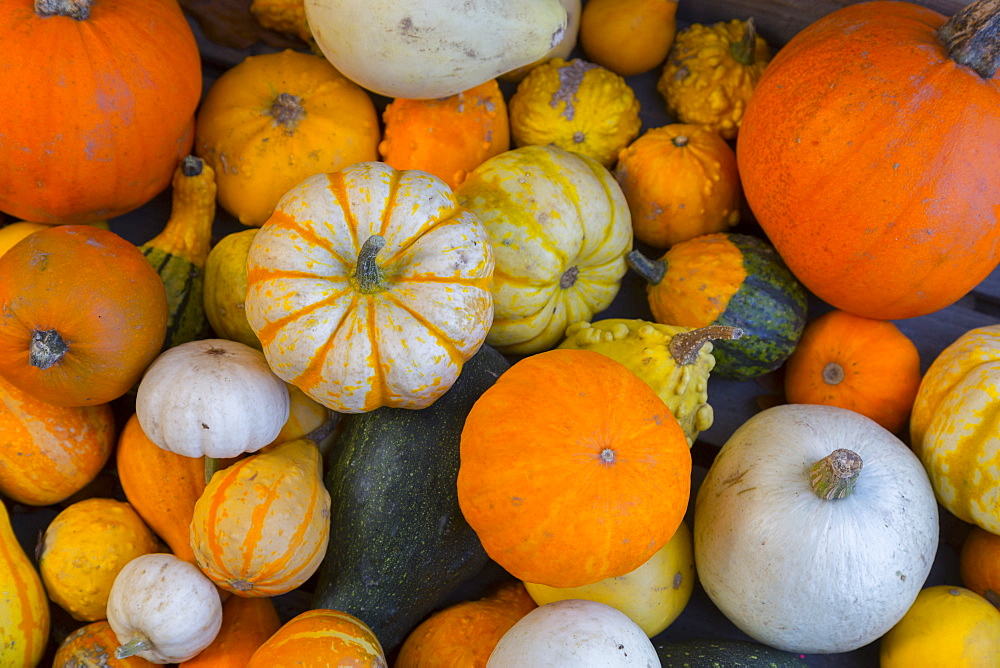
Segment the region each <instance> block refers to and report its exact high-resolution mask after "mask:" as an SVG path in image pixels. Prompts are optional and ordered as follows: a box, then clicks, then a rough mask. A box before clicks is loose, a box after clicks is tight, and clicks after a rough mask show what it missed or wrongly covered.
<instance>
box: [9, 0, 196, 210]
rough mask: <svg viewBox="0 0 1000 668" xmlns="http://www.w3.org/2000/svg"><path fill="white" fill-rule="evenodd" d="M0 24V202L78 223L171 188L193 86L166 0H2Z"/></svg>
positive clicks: (187, 45) (188, 131)
mask: <svg viewBox="0 0 1000 668" xmlns="http://www.w3.org/2000/svg"><path fill="white" fill-rule="evenodd" d="M0 30H2V32H3V34H4V35H5V36H6V39H7V48H6V49H5V53H4V67H3V68H2V69H0V88H2V89H3V90H4V91H5V93H6V95H7V96H8V99H7V103H6V104H4V105H3V108H2V110H0V126H2V127H3V133H4V140H3V141H2V142H0V164H3V165H5V168H4V170H3V171H2V173H0V209H2V210H4V211H6V212H7V213H9V214H12V215H14V216H17V217H20V218H24V219H25V220H31V221H36V222H49V223H54V222H62V223H77V222H87V221H90V220H97V219H106V218H110V217H113V216H117V215H120V214H122V213H125V212H127V211H130V210H132V209H135V208H138V207H139V206H142V205H143V204H145V203H146V202H148V201H149V200H151V199H152V198H153V197H154V196H155V195H157V194H158V193H159V192H161V191H162V190H163V189H164V188H166V187H167V186H169V185H170V179H171V178H172V176H173V172H174V167H175V166H176V165H177V162H178V161H179V160H180V159H181V158H183V157H184V156H185V155H187V153H188V152H189V150H190V148H191V144H192V140H193V130H194V128H193V125H194V111H195V107H196V105H197V104H198V100H199V98H200V97H201V87H202V78H201V59H200V57H199V54H198V47H197V44H196V43H195V39H194V34H193V33H192V32H191V28H190V26H189V25H188V22H187V20H186V19H185V17H184V14H183V13H182V12H181V9H180V7H179V6H178V4H177V2H176V1H175V0H149V1H148V2H142V3H135V2H130V1H129V0H101V1H100V2H95V1H94V0H49V1H48V2H41V1H40V0H36V1H35V2H33V3H32V2H28V1H27V0H3V1H2V2H0Z"/></svg>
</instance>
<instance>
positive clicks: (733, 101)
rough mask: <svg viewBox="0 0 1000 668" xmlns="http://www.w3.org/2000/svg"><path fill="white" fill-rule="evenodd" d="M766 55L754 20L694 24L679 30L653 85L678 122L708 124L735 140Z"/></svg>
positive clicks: (769, 53)
mask: <svg viewBox="0 0 1000 668" xmlns="http://www.w3.org/2000/svg"><path fill="white" fill-rule="evenodd" d="M770 60H771V48H770V46H768V44H767V42H766V41H764V39H763V38H762V37H760V36H759V35H758V34H757V31H756V29H755V28H754V25H753V20H752V19H749V20H747V21H740V20H738V19H733V20H732V21H728V22H720V23H713V24H711V25H703V24H700V23H695V24H693V25H691V26H689V27H687V28H685V29H683V30H680V31H678V33H677V36H676V38H675V39H674V44H673V46H672V47H671V48H670V54H669V55H668V56H667V63H666V65H665V66H664V68H663V73H662V74H661V75H660V78H659V81H658V82H657V85H656V88H657V90H658V91H659V92H660V94H661V95H663V97H664V99H665V100H666V103H667V112H668V113H670V115H671V116H673V117H674V119H675V120H676V121H679V122H681V123H699V124H702V125H707V126H709V127H711V128H713V129H714V130H716V131H718V132H719V134H721V135H722V136H723V137H725V138H726V139H734V138H736V135H737V134H738V133H739V129H740V122H741V121H742V120H743V112H744V111H745V110H746V105H747V102H748V101H749V100H750V94H751V93H752V92H753V89H754V86H756V85H757V81H759V80H760V76H761V74H763V72H764V68H765V67H766V66H767V63H768V62H769V61H770Z"/></svg>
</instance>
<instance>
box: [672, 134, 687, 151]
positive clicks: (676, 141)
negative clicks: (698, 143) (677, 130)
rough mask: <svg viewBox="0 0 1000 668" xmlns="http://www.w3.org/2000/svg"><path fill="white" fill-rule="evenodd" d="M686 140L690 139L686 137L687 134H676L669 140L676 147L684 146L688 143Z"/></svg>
mask: <svg viewBox="0 0 1000 668" xmlns="http://www.w3.org/2000/svg"><path fill="white" fill-rule="evenodd" d="M688 141H690V140H689V139H688V136H687V135H677V136H676V137H674V138H673V139H671V140H670V142H671V143H672V144H673V145H674V146H675V147H676V148H684V147H685V146H687V145H688Z"/></svg>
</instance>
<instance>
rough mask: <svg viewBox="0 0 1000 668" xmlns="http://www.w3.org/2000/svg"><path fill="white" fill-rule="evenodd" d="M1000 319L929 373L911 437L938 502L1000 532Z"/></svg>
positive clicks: (966, 338)
mask: <svg viewBox="0 0 1000 668" xmlns="http://www.w3.org/2000/svg"><path fill="white" fill-rule="evenodd" d="M998 410H1000V325H990V326H988V327H979V328H976V329H973V330H970V331H968V332H966V333H965V334H963V335H962V336H960V337H959V338H958V339H957V340H955V342H954V343H952V344H951V345H950V346H948V347H947V348H945V349H944V350H943V351H941V353H940V354H939V355H938V356H937V358H936V359H935V360H934V361H933V362H932V363H931V365H930V367H929V368H928V369H927V371H926V372H925V373H924V377H923V380H921V382H920V389H918V390H917V398H916V400H915V401H914V404H913V413H912V414H911V416H910V441H911V447H912V448H913V452H915V453H916V454H917V456H918V457H920V460H921V461H922V462H923V464H924V468H925V469H927V474H928V476H930V479H931V483H933V485H934V493H935V494H936V495H937V499H938V501H939V502H940V503H941V505H942V506H944V507H945V508H946V509H947V510H948V511H949V512H951V513H952V514H954V515H955V516H956V517H958V518H959V519H961V520H962V521H964V522H968V523H969V524H975V525H977V526H980V527H982V528H983V529H986V530H987V531H989V532H991V533H997V534H1000V451H998V449H997V428H998V427H997V420H998Z"/></svg>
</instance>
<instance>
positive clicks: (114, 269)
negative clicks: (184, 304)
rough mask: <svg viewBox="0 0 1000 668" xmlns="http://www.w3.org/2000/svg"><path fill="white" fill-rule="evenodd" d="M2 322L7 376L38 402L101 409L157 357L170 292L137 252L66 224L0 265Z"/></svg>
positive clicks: (1, 358) (101, 233)
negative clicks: (97, 407)
mask: <svg viewBox="0 0 1000 668" xmlns="http://www.w3.org/2000/svg"><path fill="white" fill-rule="evenodd" d="M0 313H2V314H3V317H0V376H3V377H4V378H6V379H7V380H8V381H10V382H11V383H12V384H13V385H15V386H17V387H18V388H19V389H20V390H22V391H24V392H26V393H28V394H30V395H31V396H33V397H35V398H36V399H38V400H40V401H45V402H47V403H51V404H56V405H59V406H96V405H98V404H104V403H107V402H109V401H111V400H113V399H117V398H118V397H120V396H121V395H123V394H124V393H125V392H126V391H128V389H129V388H131V387H132V386H133V385H135V383H136V382H138V380H139V377H140V376H141V375H142V373H143V371H145V369H146V367H147V366H148V365H149V363H150V362H152V361H153V358H155V357H156V355H157V354H159V352H160V347H161V346H162V344H163V340H164V337H165V336H166V331H167V292H166V288H165V287H164V285H163V280H162V279H161V278H160V275H159V274H157V273H156V270H155V269H153V267H152V265H150V264H149V261H148V260H146V257H145V256H144V255H143V254H142V253H141V252H140V251H139V249H138V248H137V247H136V246H135V245H133V244H131V243H129V242H128V241H126V240H125V239H123V238H122V237H120V236H118V235H117V234H115V233H114V232H110V231H108V230H102V229H100V228H98V227H94V226H92V225H59V226H56V227H52V228H50V229H47V230H40V231H38V232H35V233H34V234H31V235H30V236H28V237H26V238H25V239H23V240H22V241H21V242H20V243H18V244H17V245H15V246H14V247H13V248H11V249H10V250H8V251H7V252H6V253H4V254H3V256H0Z"/></svg>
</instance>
